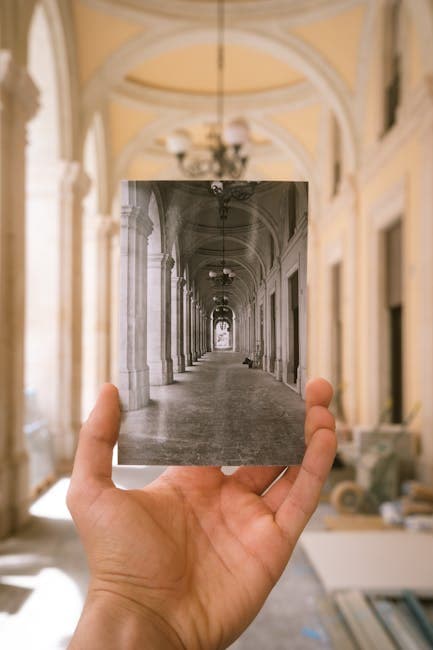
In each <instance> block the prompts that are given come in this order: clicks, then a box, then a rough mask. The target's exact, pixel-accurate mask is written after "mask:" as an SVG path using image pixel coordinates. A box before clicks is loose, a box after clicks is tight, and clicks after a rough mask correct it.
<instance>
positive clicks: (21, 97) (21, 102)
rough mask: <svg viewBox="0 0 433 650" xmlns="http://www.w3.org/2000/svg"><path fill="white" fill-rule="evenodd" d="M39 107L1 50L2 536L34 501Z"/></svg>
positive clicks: (29, 86) (24, 79)
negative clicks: (31, 355)
mask: <svg viewBox="0 0 433 650" xmlns="http://www.w3.org/2000/svg"><path fill="white" fill-rule="evenodd" d="M37 106H38V91H37V89H36V86H35V85H34V83H33V81H32V80H31V78H30V76H29V75H28V73H27V72H26V71H25V70H24V69H23V68H21V67H20V66H18V65H17V64H16V63H15V62H14V61H13V58H12V54H11V52H9V51H7V50H0V313H1V318H0V537H3V536H5V535H7V534H8V533H10V532H12V531H14V530H16V529H17V528H18V527H19V526H20V525H21V524H22V523H23V522H24V521H25V519H26V517H27V509H28V503H29V494H28V492H29V489H28V473H27V467H28V457H27V452H26V446H25V441H24V435H23V412H24V408H23V407H24V404H23V381H24V326H25V314H24V305H25V286H24V285H25V145H26V124H27V122H28V120H29V119H30V118H31V117H32V116H33V115H34V114H35V112H36V110H37ZM48 245H49V244H48ZM41 290H43V288H41Z"/></svg>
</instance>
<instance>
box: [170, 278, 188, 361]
mask: <svg viewBox="0 0 433 650" xmlns="http://www.w3.org/2000/svg"><path fill="white" fill-rule="evenodd" d="M184 286H185V280H184V278H182V277H177V276H173V277H172V278H171V320H172V322H171V353H172V358H173V363H174V368H175V372H185V354H184V317H183V303H184V296H183V293H184Z"/></svg>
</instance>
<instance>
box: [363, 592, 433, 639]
mask: <svg viewBox="0 0 433 650" xmlns="http://www.w3.org/2000/svg"><path fill="white" fill-rule="evenodd" d="M372 604H373V607H374V608H375V610H376V612H377V614H378V616H379V617H380V619H381V620H382V622H383V624H384V625H385V627H386V628H387V630H388V632H389V633H390V635H391V636H392V638H393V639H394V642H395V644H396V645H397V647H398V648H399V649H400V650H429V646H428V645H427V643H426V642H425V641H424V639H423V638H422V637H421V635H420V634H419V632H418V630H417V629H416V628H415V627H414V626H413V624H412V625H411V622H410V620H409V619H408V618H405V617H404V616H403V614H402V612H401V611H400V610H399V609H398V607H397V606H396V604H395V603H393V602H391V601H390V600H387V599H384V598H373V599H372Z"/></svg>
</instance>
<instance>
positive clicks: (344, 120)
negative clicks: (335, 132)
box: [83, 24, 356, 169]
mask: <svg viewBox="0 0 433 650" xmlns="http://www.w3.org/2000/svg"><path fill="white" fill-rule="evenodd" d="M214 36H215V33H214V30H211V29H205V28H203V27H202V28H200V29H194V30H191V26H190V24H188V25H187V26H185V25H181V26H177V28H175V29H174V28H173V27H171V28H170V29H168V28H166V29H160V30H155V31H152V33H150V34H149V33H146V34H142V35H139V36H137V37H136V38H133V39H131V40H130V41H129V42H128V43H126V44H125V45H124V46H123V47H121V48H119V50H118V51H116V52H115V53H114V54H113V55H111V56H110V57H108V58H107V60H106V61H105V63H104V65H103V66H101V68H100V69H99V70H98V73H97V74H96V75H94V77H93V78H92V79H91V80H90V82H89V83H88V84H87V86H86V88H85V91H84V97H83V111H84V116H85V120H88V119H89V117H90V115H91V114H92V112H93V111H94V109H95V106H97V104H98V102H99V101H100V98H101V96H104V97H106V96H107V93H110V92H111V91H112V89H113V88H115V87H116V86H117V85H118V84H119V83H120V82H121V80H122V79H123V77H124V76H125V74H126V73H127V72H128V70H129V69H131V67H133V66H134V65H138V64H139V63H140V62H141V61H143V56H144V53H145V56H146V57H147V58H150V57H152V56H154V55H156V54H158V53H159V52H163V51H166V50H167V49H168V48H170V49H175V48H176V47H181V46H182V45H184V44H185V43H188V44H194V43H204V42H208V41H209V40H212V39H214ZM226 38H227V42H234V43H241V44H245V45H248V46H251V47H254V48H257V49H259V50H261V51H263V52H267V53H269V54H271V55H273V56H275V57H276V58H277V59H279V60H280V61H282V62H285V63H287V65H289V66H290V67H292V68H295V69H297V70H299V71H300V72H301V73H302V74H303V75H304V76H305V77H306V78H308V79H310V80H311V82H312V84H313V85H314V86H315V87H316V88H317V89H318V90H319V91H320V93H321V95H322V96H323V98H324V100H325V102H326V103H328V104H329V105H330V106H331V107H332V108H333V110H334V111H335V113H336V115H337V118H338V120H339V122H340V125H341V129H342V133H343V142H344V146H345V149H346V160H347V164H348V167H349V169H351V168H353V166H354V163H355V160H356V152H355V133H356V129H355V126H354V122H353V117H352V106H351V100H350V93H349V92H348V88H347V85H346V84H345V83H344V82H343V80H342V79H341V78H340V77H339V75H338V74H337V73H336V71H335V70H334V68H333V67H332V65H330V64H329V63H328V62H327V61H326V60H325V59H324V57H323V56H321V55H320V54H319V53H318V52H317V51H315V50H314V48H312V47H311V46H309V45H307V44H306V43H305V42H304V41H303V40H302V39H301V38H298V37H296V36H295V35H293V34H289V33H285V32H284V31H283V29H282V28H273V29H268V30H259V29H257V28H256V29H251V30H250V31H248V30H246V29H236V28H231V29H229V30H227V35H226ZM255 110H257V111H260V110H261V107H260V106H255Z"/></svg>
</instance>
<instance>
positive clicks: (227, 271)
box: [223, 266, 232, 275]
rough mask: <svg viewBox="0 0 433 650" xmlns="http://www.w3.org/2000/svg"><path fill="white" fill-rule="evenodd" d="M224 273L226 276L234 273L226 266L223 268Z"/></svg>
mask: <svg viewBox="0 0 433 650" xmlns="http://www.w3.org/2000/svg"><path fill="white" fill-rule="evenodd" d="M223 273H225V275H230V273H232V270H231V269H229V268H228V267H227V266H225V267H224V268H223Z"/></svg>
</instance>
